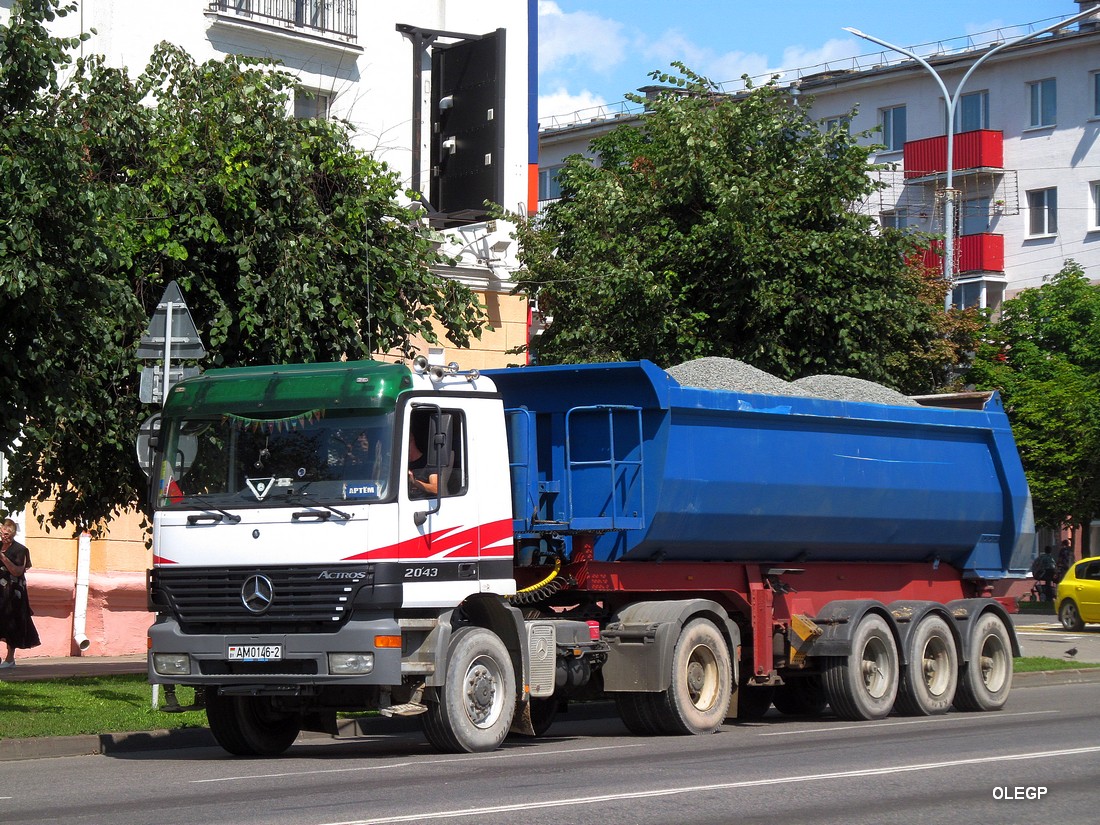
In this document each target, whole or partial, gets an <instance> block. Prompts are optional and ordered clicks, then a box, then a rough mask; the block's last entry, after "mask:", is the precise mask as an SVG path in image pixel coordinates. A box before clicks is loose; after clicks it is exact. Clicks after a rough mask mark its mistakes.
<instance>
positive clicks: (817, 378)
mask: <svg viewBox="0 0 1100 825" xmlns="http://www.w3.org/2000/svg"><path fill="white" fill-rule="evenodd" d="M666 372H667V373H668V374H669V375H671V376H672V377H673V378H675V379H676V380H677V381H678V382H679V383H680V385H681V386H684V387H699V388H701V389H708V390H730V391H732V392H748V393H758V394H761V395H799V396H803V397H809V398H825V399H829V400H831V401H858V402H861V403H866V404H892V405H895V406H897V405H904V406H910V407H918V406H920V405H919V404H918V403H917V402H916V401H914V400H913V399H911V398H909V397H908V396H905V395H902V394H901V393H900V392H897V391H896V390H892V389H890V388H889V387H884V386H883V385H882V384H876V383H875V382H874V381H865V380H863V379H862V378H851V377H849V376H847V375H813V376H809V377H806V378H799V379H798V380H796V381H784V380H783V379H782V378H776V377H775V376H774V375H772V374H771V373H767V372H764V371H763V370H760V369H757V368H756V367H753V366H750V365H749V364H746V363H745V362H743V361H738V360H736V359H734V358H717V357H710V358H697V359H695V360H694V361H685V362H684V363H682V364H677V365H676V366H674V367H669V368H668V369H667V370H666Z"/></svg>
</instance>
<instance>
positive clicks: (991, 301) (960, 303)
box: [951, 281, 1005, 310]
mask: <svg viewBox="0 0 1100 825" xmlns="http://www.w3.org/2000/svg"><path fill="white" fill-rule="evenodd" d="M1004 296H1005V285H1004V284H1003V283H1001V282H999V281H962V282H959V283H956V284H955V286H954V288H953V289H952V290H951V305H952V306H953V307H957V308H958V309H970V308H971V307H977V308H978V309H993V310H996V309H998V308H999V307H1000V306H1001V303H1002V302H1003V301H1004Z"/></svg>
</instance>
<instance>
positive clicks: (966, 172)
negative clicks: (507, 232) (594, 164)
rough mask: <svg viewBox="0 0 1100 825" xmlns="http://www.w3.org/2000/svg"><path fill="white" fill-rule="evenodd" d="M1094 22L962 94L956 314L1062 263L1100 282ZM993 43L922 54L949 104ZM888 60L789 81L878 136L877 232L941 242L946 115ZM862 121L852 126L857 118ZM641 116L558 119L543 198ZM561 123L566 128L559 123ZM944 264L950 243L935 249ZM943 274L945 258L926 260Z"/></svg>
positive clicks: (1009, 56) (815, 109)
mask: <svg viewBox="0 0 1100 825" xmlns="http://www.w3.org/2000/svg"><path fill="white" fill-rule="evenodd" d="M1077 5H1078V6H1080V7H1081V8H1074V7H1071V8H1067V16H1069V15H1072V14H1076V13H1077V12H1079V11H1081V10H1082V9H1087V8H1091V7H1093V6H1096V7H1097V9H1098V14H1097V16H1096V17H1095V18H1093V17H1090V18H1086V22H1084V23H1080V24H1074V25H1071V26H1069V27H1067V28H1065V29H1062V30H1058V31H1055V32H1053V33H1051V34H1046V35H1040V36H1039V37H1037V38H1036V39H1035V40H1034V41H1030V42H1025V43H1022V44H1020V45H1018V46H1014V47H1008V48H1005V49H1004V50H1002V51H1000V52H999V53H997V54H995V55H993V56H991V58H990V59H989V60H988V61H986V62H985V63H983V64H982V65H981V66H980V67H979V68H978V69H977V71H976V72H975V73H974V74H973V75H971V77H970V78H969V79H968V80H967V82H966V86H965V87H964V88H963V89H962V95H961V98H960V103H959V105H958V108H957V111H956V118H955V128H954V132H955V138H954V140H955V148H954V163H953V167H954V171H953V181H952V188H953V189H955V190H957V192H958V195H957V199H956V203H957V207H956V221H955V233H954V234H955V235H956V236H957V238H956V243H955V247H954V250H955V255H954V258H955V267H954V273H953V279H952V280H953V283H954V285H955V286H954V289H953V292H952V302H953V303H954V305H956V306H967V307H969V306H980V307H989V308H993V309H996V308H997V307H998V306H1000V304H1001V302H1002V301H1003V300H1004V299H1005V298H1006V297H1011V296H1012V295H1013V294H1015V293H1017V292H1019V291H1020V290H1023V289H1027V288H1029V287H1037V286H1041V285H1042V283H1043V279H1044V277H1045V276H1049V275H1051V274H1053V273H1055V272H1058V271H1059V270H1060V269H1061V268H1062V266H1063V264H1064V262H1065V261H1066V260H1069V259H1072V260H1074V261H1076V262H1077V263H1078V264H1080V265H1081V266H1082V267H1084V269H1085V272H1086V274H1087V275H1088V276H1089V277H1090V278H1091V279H1093V280H1094V281H1095V280H1100V145H1098V143H1100V141H1098V138H1100V4H1098V3H1097V2H1096V0H1083V1H1082V2H1080V3H1078V4H1077ZM995 45H996V42H989V43H985V44H983V45H978V46H976V47H972V48H963V49H960V50H957V51H953V52H951V53H950V54H942V55H933V56H928V55H922V56H923V57H925V59H926V60H927V62H928V63H929V64H930V65H931V66H932V67H933V68H934V69H935V70H936V72H937V74H939V75H940V77H941V78H942V79H943V81H944V84H945V85H946V87H947V89H948V91H949V93H950V94H952V95H954V94H955V92H956V90H957V88H958V84H959V82H960V80H961V79H962V77H963V75H964V74H965V73H966V72H967V70H968V69H969V68H970V67H971V66H972V65H973V64H974V62H975V61H976V60H978V59H979V58H980V57H981V56H982V55H983V54H985V53H986V52H987V51H989V50H990V49H992V48H993V47H994V46H995ZM899 58H900V55H898V54H897V53H889V52H886V53H883V54H881V55H879V56H878V58H877V61H875V62H872V60H868V59H865V58H861V59H859V60H857V61H852V62H853V63H857V62H862V63H864V64H867V65H865V66H854V67H851V68H848V67H838V68H835V69H834V68H830V69H828V70H825V71H815V72H814V73H812V74H803V73H801V72H798V73H790V74H789V75H788V78H787V79H785V81H784V82H788V81H789V83H790V88H791V91H792V93H793V94H795V95H797V96H799V98H800V99H801V100H802V101H803V103H805V102H806V101H808V100H809V101H811V102H810V103H809V106H810V111H811V113H812V115H813V117H814V118H815V119H816V120H819V121H820V123H821V126H822V128H829V127H830V126H833V125H836V124H838V123H839V124H841V125H842V126H844V127H846V128H848V129H850V130H851V131H852V132H854V133H860V132H864V131H867V130H872V129H877V130H878V131H876V132H875V134H873V135H872V136H871V137H869V138H866V139H864V140H865V142H866V143H868V144H871V143H874V144H884V145H885V147H886V148H885V149H884V150H882V151H878V152H876V153H875V155H874V156H873V158H872V159H873V160H874V161H875V162H876V163H879V164H887V165H888V167H889V168H887V169H885V170H882V171H876V172H875V173H874V174H875V176H876V177H878V178H879V179H880V180H881V181H882V182H883V184H884V188H883V190H882V191H881V192H879V193H877V194H876V195H875V196H874V197H873V198H871V199H870V200H869V201H868V202H867V203H865V204H863V205H862V206H861V208H863V209H866V210H867V211H869V212H870V213H871V214H873V215H874V216H875V217H876V218H877V219H878V220H879V221H880V222H881V223H882V225H889V226H895V227H899V228H904V227H910V228H913V229H915V230H920V231H924V232H929V233H934V234H943V235H947V234H948V233H947V232H946V227H945V224H944V208H943V202H944V193H945V186H946V169H947V134H948V128H947V103H946V101H945V100H944V96H943V93H942V92H941V90H940V87H939V85H938V84H937V83H936V81H935V79H934V78H933V76H932V74H931V73H930V72H929V71H928V70H927V69H926V68H925V67H923V66H921V65H920V64H919V63H917V62H916V61H914V60H909V59H901V60H899ZM852 112H854V114H851V113H852ZM643 118H644V115H642V114H638V113H633V114H631V113H625V114H624V113H622V112H619V113H615V114H613V115H612V116H610V117H596V118H593V119H589V120H580V119H577V120H576V121H575V122H569V119H568V118H558V119H556V120H555V123H554V125H553V126H552V127H548V128H544V129H543V130H542V131H541V132H540V137H539V141H540V149H541V154H540V184H541V189H540V198H542V199H543V200H547V199H552V198H554V197H557V195H558V192H557V190H556V188H555V187H556V184H555V181H554V172H555V171H556V169H557V168H559V167H560V165H561V164H562V162H563V160H564V158H565V157H566V156H568V155H570V154H575V153H581V154H585V153H587V146H588V143H589V141H590V140H591V139H592V138H593V137H594V136H596V135H597V134H600V133H602V132H605V131H607V130H609V129H610V128H612V127H614V126H616V125H618V124H620V123H623V122H631V121H634V122H640V121H641V120H642V119H643ZM559 124H564V125H559ZM939 251H940V252H942V244H940V245H939ZM926 262H927V263H928V265H930V266H934V267H936V268H939V267H940V266H942V257H941V255H939V254H930V255H929V256H927V258H926Z"/></svg>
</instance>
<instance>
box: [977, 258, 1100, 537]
mask: <svg viewBox="0 0 1100 825" xmlns="http://www.w3.org/2000/svg"><path fill="white" fill-rule="evenodd" d="M970 380H971V381H973V382H974V384H975V386H977V387H980V388H983V389H1000V391H1001V393H1002V395H1003V397H1004V402H1005V406H1006V409H1007V410H1008V414H1009V418H1010V420H1011V421H1012V429H1013V433H1014V434H1015V436H1016V443H1017V446H1018V447H1019V450H1020V457H1021V459H1022V460H1023V464H1024V470H1025V471H1026V473H1027V477H1028V484H1029V486H1030V488H1031V495H1032V502H1033V506H1034V508H1035V521H1036V524H1038V525H1039V526H1041V527H1049V528H1057V527H1061V526H1067V527H1075V528H1077V529H1079V530H1081V531H1082V546H1083V547H1084V548H1085V550H1086V551H1087V550H1088V548H1089V543H1090V542H1089V529H1088V527H1089V525H1090V524H1091V522H1092V520H1093V519H1094V518H1096V517H1097V516H1100V286H1097V285H1096V284H1092V283H1090V282H1089V279H1088V278H1087V277H1086V276H1085V274H1084V271H1083V270H1082V269H1081V267H1080V266H1078V265H1077V264H1076V263H1075V262H1073V261H1067V262H1066V265H1065V266H1064V267H1063V268H1062V270H1061V271H1060V272H1058V273H1057V274H1055V275H1053V276H1051V277H1049V278H1048V279H1046V283H1044V284H1043V286H1041V287H1039V288H1037V289H1028V290H1025V291H1024V292H1021V293H1020V294H1019V295H1018V296H1016V297H1015V298H1012V299H1010V300H1008V301H1005V303H1004V305H1003V307H1002V310H1001V316H1000V318H999V319H998V320H997V321H996V322H993V323H991V324H990V325H989V327H988V330H987V332H986V335H985V336H984V338H983V343H982V345H981V346H980V347H979V349H978V351H977V354H976V356H975V359H974V363H973V366H972V368H971V371H970Z"/></svg>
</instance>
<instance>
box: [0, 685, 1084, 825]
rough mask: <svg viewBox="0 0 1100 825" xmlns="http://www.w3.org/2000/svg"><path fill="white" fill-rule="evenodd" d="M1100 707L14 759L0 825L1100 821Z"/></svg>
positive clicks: (606, 724)
mask: <svg viewBox="0 0 1100 825" xmlns="http://www.w3.org/2000/svg"><path fill="white" fill-rule="evenodd" d="M1098 700H1100V684H1098V683H1083V684H1063V685H1052V686H1035V687H1024V688H1019V689H1016V690H1014V691H1013V695H1012V698H1011V700H1010V703H1009V706H1008V707H1007V708H1006V709H1005V710H1004V711H1002V712H999V713H987V714H961V713H952V714H948V715H946V716H940V717H931V718H919V719H914V718H904V717H891V718H889V719H886V720H882V721H880V722H863V723H849V722H843V721H840V720H837V719H835V718H831V717H823V718H820V719H800V720H795V719H791V718H788V717H782V716H778V715H776V716H769V717H767V718H766V719H764V720H762V721H760V722H755V723H745V724H737V725H730V726H726V727H724V728H723V729H722V730H721V731H720V732H719V733H717V734H715V735H713V736H706V737H669V738H638V737H633V736H630V735H629V734H628V733H627V732H626V729H625V728H624V727H623V725H622V723H621V722H620V721H619V720H618V719H617V718H614V717H610V716H605V717H602V718H596V719H584V720H571V719H569V717H565V718H564V719H562V720H561V721H559V722H558V723H557V724H555V726H554V727H553V728H552V729H551V733H552V734H553V735H551V736H548V737H546V738H544V739H541V740H537V741H533V740H526V739H514V740H513V739H509V740H508V741H507V742H506V745H505V747H504V748H503V749H501V750H500V751H497V752H495V753H490V754H474V755H461V756H456V755H442V754H438V753H435V752H434V751H432V750H431V749H430V748H429V747H428V746H427V745H426V744H425V743H424V741H423V739H422V737H421V736H420V735H419V734H413V733H408V734H399V735H396V736H387V737H365V738H360V739H355V740H349V741H329V740H320V739H317V740H304V741H300V742H299V743H298V744H295V745H294V746H293V747H292V748H291V750H290V751H289V752H288V754H287V755H286V756H284V757H282V758H279V759H270V760H258V759H233V758H229V757H226V756H225V755H224V753H223V752H221V751H220V750H218V749H214V748H188V749H181V750H176V751H152V752H146V753H124V754H117V755H107V756H102V755H99V756H81V757H66V758H52V759H37V760H26V761H18V762H7V763H3V764H0V822H20V823H28V824H29V823H50V824H51V825H53V823H65V825H85V824H86V825H105V824H107V825H109V824H110V823H120V825H143V824H144V823H148V824H149V825H154V823H155V825H174V824H175V823H179V825H204V824H205V823H218V825H221V824H222V823H227V822H229V823H240V825H250V823H257V825H259V824H260V823H263V825H289V823H294V824H295V825H321V824H322V823H356V825H359V823H368V822H370V823H395V822H417V823H421V822H440V823H478V825H497V824H498V823H499V824H503V823H508V824H509V825H511V823H524V825H528V824H529V825H541V823H547V824H549V823H553V825H564V824H565V823H601V825H614V824H617V823H641V824H642V825H648V824H649V823H653V825H657V824H658V823H659V824H660V825H667V823H677V824H678V825H679V823H735V822H736V823H738V825H744V824H745V823H757V822H759V823H764V822H767V823H769V825H774V824H775V823H801V822H813V823H815V825H816V824H817V823H838V824H839V823H844V824H845V825H857V824H858V823H874V825H881V823H885V822H889V823H892V824H893V825H907V823H921V824H922V825H927V823H940V822H944V823H946V822H959V821H963V822H966V823H967V825H980V824H981V823H998V825H1001V824H1002V823H1012V822H1021V823H1023V822H1026V823H1028V824H1029V825H1033V823H1035V822H1036V821H1049V822H1058V821H1062V822H1093V821H1096V818H1097V798H1098V797H1097V792H1096V789H1097V788H1098V787H1100V716H1098V715H1097V714H1096V712H1095V708H1096V706H1097V702H1098ZM772 713H773V714H774V713H775V712H774V711H772ZM1029 796H1030V797H1031V798H1029Z"/></svg>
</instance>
